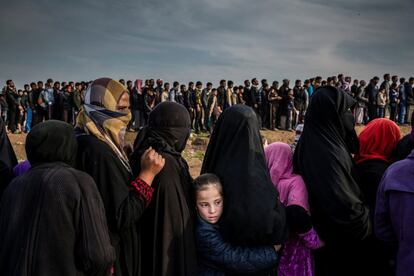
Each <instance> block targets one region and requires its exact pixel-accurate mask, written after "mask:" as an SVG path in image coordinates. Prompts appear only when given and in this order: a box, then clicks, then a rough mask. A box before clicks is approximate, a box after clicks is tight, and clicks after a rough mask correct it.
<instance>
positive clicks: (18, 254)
mask: <svg viewBox="0 0 414 276" xmlns="http://www.w3.org/2000/svg"><path fill="white" fill-rule="evenodd" d="M76 147H77V144H76V139H75V136H74V133H73V128H72V126H71V125H69V124H66V123H63V122H56V121H48V122H45V123H42V124H39V125H37V126H36V127H34V128H33V129H32V131H31V132H30V134H29V135H28V137H27V144H26V152H27V155H28V159H29V161H30V163H31V164H32V168H31V169H30V170H29V171H28V172H26V173H25V174H23V175H22V176H20V177H17V178H15V179H14V180H13V181H12V182H11V183H10V184H9V186H8V187H7V189H6V190H5V192H4V195H3V197H2V201H1V208H0V244H1V247H0V266H1V275H13V276H19V275H22V276H23V275H42V276H55V275H62V276H65V275H68V276H72V275H108V272H109V270H110V267H111V265H112V263H113V261H114V260H115V252H114V249H113V247H112V246H111V244H110V240H109V234H108V229H107V225H106V220H105V215H104V209H103V204H102V199H101V197H100V195H99V192H98V190H97V189H96V185H95V183H94V182H93V180H92V178H91V177H90V176H88V175H87V174H85V173H83V172H81V171H78V170H75V169H73V168H72V167H70V166H69V165H70V164H73V161H74V159H75V155H76Z"/></svg>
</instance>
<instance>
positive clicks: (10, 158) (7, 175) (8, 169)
mask: <svg viewBox="0 0 414 276" xmlns="http://www.w3.org/2000/svg"><path fill="white" fill-rule="evenodd" d="M16 165H17V158H16V155H15V154H14V150H13V147H12V145H11V143H10V140H9V137H8V136H7V132H6V127H5V125H4V122H3V120H2V118H1V117H0V198H1V195H2V194H3V191H4V190H5V189H6V187H7V185H8V184H9V182H10V181H11V179H12V178H13V168H14V166H16Z"/></svg>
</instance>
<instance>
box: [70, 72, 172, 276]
mask: <svg viewBox="0 0 414 276" xmlns="http://www.w3.org/2000/svg"><path fill="white" fill-rule="evenodd" d="M130 119H131V113H130V111H129V94H128V91H127V89H126V87H124V86H123V85H122V84H121V83H119V82H117V81H115V80H112V79H109V78H101V79H97V80H95V81H94V82H92V84H91V85H90V86H89V87H88V89H87V91H86V95H85V104H84V105H83V108H82V110H81V112H80V113H79V115H78V118H77V124H76V130H77V135H78V137H77V138H78V144H79V147H78V154H77V167H78V168H79V169H80V170H82V171H85V172H87V173H88V174H89V175H91V176H92V178H93V179H94V180H95V182H96V185H97V187H98V190H99V192H100V194H101V196H102V199H103V203H104V206H105V213H106V219H107V221H108V228H109V231H110V236H111V242H112V245H113V246H114V247H115V250H116V253H117V259H116V262H115V266H114V272H115V275H117V276H119V275H133V276H135V275H138V273H139V267H140V264H139V260H138V255H139V240H138V223H139V219H140V218H141V215H142V213H143V212H144V210H145V208H146V206H147V205H148V204H149V202H150V200H151V196H152V192H153V189H152V188H151V187H150V185H151V184H152V180H153V178H154V176H155V175H156V174H157V173H158V172H159V171H160V170H161V169H162V167H163V166H164V160H163V158H162V157H161V156H159V155H158V154H157V153H155V152H154V151H153V150H148V151H146V153H145V154H144V156H143V158H142V160H141V159H140V160H138V162H140V161H141V162H143V166H142V170H140V171H137V173H136V174H135V175H134V174H132V171H131V168H130V165H129V162H128V158H127V154H126V152H125V149H124V148H125V142H124V136H125V130H126V127H127V124H128V122H129V121H130ZM137 176H138V177H137Z"/></svg>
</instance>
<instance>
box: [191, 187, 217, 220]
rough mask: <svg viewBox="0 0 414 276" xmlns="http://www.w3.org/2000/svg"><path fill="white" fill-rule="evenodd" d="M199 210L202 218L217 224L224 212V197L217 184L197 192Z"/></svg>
mask: <svg viewBox="0 0 414 276" xmlns="http://www.w3.org/2000/svg"><path fill="white" fill-rule="evenodd" d="M197 210H198V214H199V215H200V217H201V218H202V219H204V220H205V221H207V222H208V223H211V224H215V223H217V222H218V221H219V219H220V217H221V214H222V213H223V197H222V196H221V194H220V192H219V190H218V189H217V187H216V186H215V185H209V186H208V187H207V189H205V190H201V191H198V192H197Z"/></svg>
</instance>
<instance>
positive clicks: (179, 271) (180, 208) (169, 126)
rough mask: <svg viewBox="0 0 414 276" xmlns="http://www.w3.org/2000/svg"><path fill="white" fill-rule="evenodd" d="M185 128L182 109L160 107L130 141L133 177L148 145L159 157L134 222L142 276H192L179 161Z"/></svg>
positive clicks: (184, 179) (190, 229)
mask: <svg viewBox="0 0 414 276" xmlns="http://www.w3.org/2000/svg"><path fill="white" fill-rule="evenodd" d="M190 124H191V123H190V117H189V115H188V111H187V110H186V109H185V108H184V107H183V106H181V105H179V104H176V103H171V102H165V103H161V104H159V105H158V106H157V107H156V108H155V109H154V110H153V111H152V112H151V113H150V115H149V122H148V126H147V127H145V128H144V129H143V130H141V132H140V133H139V134H138V137H137V139H136V141H135V146H134V153H133V155H132V157H131V166H132V169H133V171H134V172H138V171H139V170H140V162H139V160H140V158H141V156H142V154H143V152H144V151H145V150H146V149H147V148H149V147H150V146H151V147H152V148H153V149H155V150H156V151H157V152H158V153H159V154H161V155H162V156H163V157H164V158H165V166H164V168H163V169H162V171H161V172H160V173H159V174H158V175H157V176H156V177H155V179H154V182H153V185H152V186H153V188H154V189H155V191H154V194H153V198H152V201H151V203H150V204H149V206H148V208H147V210H146V211H145V213H144V215H143V216H142V219H141V221H140V241H141V244H140V245H141V251H140V255H139V260H140V263H141V273H140V275H142V276H151V275H152V276H155V275H162V276H168V275H170V276H175V275H180V276H193V275H197V256H196V247H195V237H194V211H195V205H194V204H193V203H192V197H193V194H192V186H191V185H192V178H191V176H190V174H189V171H188V165H187V163H186V161H185V160H184V159H183V158H182V156H181V152H182V151H183V150H184V148H185V146H186V142H187V139H188V137H189V135H190Z"/></svg>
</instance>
